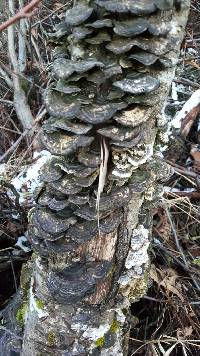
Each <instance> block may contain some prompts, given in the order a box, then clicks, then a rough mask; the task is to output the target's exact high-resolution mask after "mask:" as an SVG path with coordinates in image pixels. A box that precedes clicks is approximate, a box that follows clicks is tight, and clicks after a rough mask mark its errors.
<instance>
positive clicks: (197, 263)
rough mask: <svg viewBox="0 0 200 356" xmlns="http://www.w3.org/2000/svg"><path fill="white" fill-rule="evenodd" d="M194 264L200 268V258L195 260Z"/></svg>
mask: <svg viewBox="0 0 200 356" xmlns="http://www.w3.org/2000/svg"><path fill="white" fill-rule="evenodd" d="M192 263H193V264H194V265H196V266H200V258H199V257H197V258H195V259H194V261H193V262H192Z"/></svg>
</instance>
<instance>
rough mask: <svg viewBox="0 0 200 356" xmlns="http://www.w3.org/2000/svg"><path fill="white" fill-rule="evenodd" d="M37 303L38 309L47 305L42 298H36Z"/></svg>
mask: <svg viewBox="0 0 200 356" xmlns="http://www.w3.org/2000/svg"><path fill="white" fill-rule="evenodd" d="M35 304H36V307H37V308H38V309H44V307H45V305H44V302H43V301H42V300H40V299H36V301H35Z"/></svg>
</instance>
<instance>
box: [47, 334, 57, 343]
mask: <svg viewBox="0 0 200 356" xmlns="http://www.w3.org/2000/svg"><path fill="white" fill-rule="evenodd" d="M47 342H48V345H49V346H54V345H55V344H56V336H55V334H54V332H53V331H49V332H48V335H47Z"/></svg>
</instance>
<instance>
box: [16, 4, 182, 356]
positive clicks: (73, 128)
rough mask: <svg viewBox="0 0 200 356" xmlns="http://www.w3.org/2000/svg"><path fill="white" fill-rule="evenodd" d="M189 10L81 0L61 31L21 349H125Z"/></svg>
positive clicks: (33, 220) (47, 100)
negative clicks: (164, 115)
mask: <svg viewBox="0 0 200 356" xmlns="http://www.w3.org/2000/svg"><path fill="white" fill-rule="evenodd" d="M188 10H189V0H182V1H179V6H176V4H175V1H173V0H153V1H152V0H134V1H133V0H91V1H86V0H77V1H75V5H74V6H73V7H72V8H71V9H69V10H67V12H66V14H65V17H63V18H64V21H62V22H61V23H60V25H58V26H57V27H56V31H55V33H54V34H53V35H52V36H54V38H56V42H57V43H58V44H59V47H58V48H57V49H55V54H54V63H53V65H52V78H53V83H52V84H51V85H50V86H49V87H48V88H47V90H46V91H45V93H44V104H45V106H46V110H47V113H48V114H49V117H48V118H47V120H46V121H45V122H44V124H43V132H42V135H41V141H42V143H43V145H44V147H45V148H46V149H47V150H49V151H50V153H51V154H52V157H51V159H50V160H49V162H47V164H46V165H45V166H44V167H43V169H42V170H41V181H42V185H41V187H40V188H39V189H38V190H37V193H36V206H35V207H34V209H33V210H32V211H31V213H30V218H29V220H30V222H29V229H28V238H29V241H31V243H32V246H33V249H34V251H35V254H34V255H33V260H32V266H33V272H32V280H33V283H32V284H31V286H30V291H29V293H27V294H26V296H27V295H30V297H29V298H30V303H29V307H28V311H27V318H26V323H25V335H24V343H23V352H22V355H23V356H36V355H39V354H45V355H56V356H57V355H58V356H61V355H62V356H64V355H69V356H72V355H74V356H75V355H77V356H78V355H93V356H95V355H102V356H103V355H126V354H127V349H128V344H127V340H128V335H129V330H130V320H132V319H131V317H130V309H129V306H130V303H131V302H134V301H136V300H138V299H139V298H140V297H141V296H142V295H143V294H144V293H145V291H146V288H147V280H146V278H145V276H146V274H147V270H148V252H147V250H148V246H149V236H150V234H151V221H152V207H153V206H154V204H155V203H156V199H157V200H158V199H159V197H160V191H161V189H160V185H158V184H157V183H156V182H157V181H158V180H159V179H160V178H159V176H160V173H161V172H162V171H163V172H164V169H162V162H161V163H159V164H157V161H156V159H157V158H156V157H154V155H153V153H154V148H155V142H156V140H157V139H156V134H157V131H158V122H159V120H158V118H159V115H160V113H161V110H162V108H163V105H164V102H165V100H166V97H167V95H168V92H169V89H170V85H171V81H172V79H173V76H174V67H175V65H176V63H177V59H178V56H179V52H180V46H181V42H182V40H183V36H184V28H185V25H186V21H187V16H188ZM52 38H53V37H52ZM159 129H160V128H159ZM164 129H165V128H164ZM156 167H157V168H156ZM96 208H97V209H96ZM38 300H42V301H43V303H44V307H43V309H42V310H40V309H39V308H38V303H37V301H38ZM113 325H114V326H115V327H114V326H113Z"/></svg>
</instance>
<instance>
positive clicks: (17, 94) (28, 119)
mask: <svg viewBox="0 0 200 356" xmlns="http://www.w3.org/2000/svg"><path fill="white" fill-rule="evenodd" d="M9 10H10V12H11V13H14V2H13V0H9ZM8 53H9V57H10V62H11V64H12V67H13V69H14V72H13V73H12V80H13V88H14V100H13V101H14V107H15V111H16V114H17V116H18V118H19V120H20V122H21V123H22V126H23V128H24V130H30V129H31V128H32V126H33V122H34V119H33V116H32V113H31V110H30V107H29V105H28V103H27V97H26V94H25V92H24V90H23V88H22V87H21V84H20V80H19V77H18V74H19V73H20V69H19V62H18V58H17V54H16V51H15V34H14V26H13V25H11V26H9V27H8ZM29 132H30V131H29Z"/></svg>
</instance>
